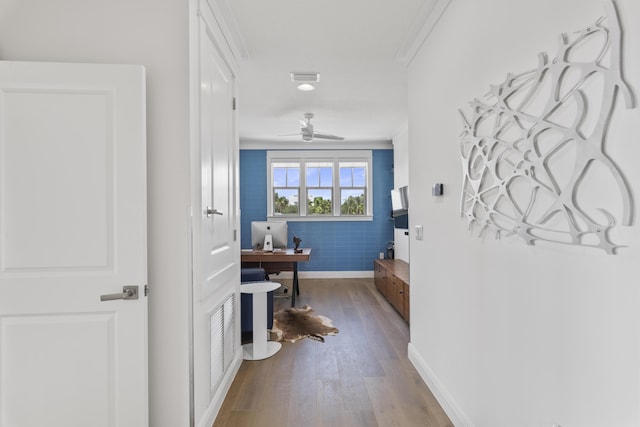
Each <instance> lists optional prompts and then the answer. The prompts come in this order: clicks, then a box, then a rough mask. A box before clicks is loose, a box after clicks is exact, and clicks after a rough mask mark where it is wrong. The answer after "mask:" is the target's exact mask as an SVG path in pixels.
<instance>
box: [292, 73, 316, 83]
mask: <svg viewBox="0 0 640 427" xmlns="http://www.w3.org/2000/svg"><path fill="white" fill-rule="evenodd" d="M291 81H292V82H294V83H315V82H319V81H320V73H295V72H294V73H291Z"/></svg>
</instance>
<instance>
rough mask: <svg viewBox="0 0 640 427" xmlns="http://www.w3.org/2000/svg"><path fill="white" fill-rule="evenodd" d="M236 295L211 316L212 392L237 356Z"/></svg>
mask: <svg viewBox="0 0 640 427" xmlns="http://www.w3.org/2000/svg"><path fill="white" fill-rule="evenodd" d="M234 296H235V295H231V296H230V297H229V298H228V299H227V300H226V301H225V302H224V303H223V304H222V305H221V306H220V307H218V309H217V310H216V311H215V312H214V313H213V314H212V315H211V318H210V323H209V327H210V333H211V349H210V350H211V368H210V369H211V371H210V372H211V378H210V387H211V393H212V395H213V393H214V392H215V390H216V387H217V386H218V384H219V382H220V380H222V377H223V376H224V374H225V372H226V371H227V369H228V368H229V365H231V361H232V360H233V357H234V356H235V350H236V349H235V336H236V332H235V323H236V321H235V316H236V311H235V309H234V306H235V298H234Z"/></svg>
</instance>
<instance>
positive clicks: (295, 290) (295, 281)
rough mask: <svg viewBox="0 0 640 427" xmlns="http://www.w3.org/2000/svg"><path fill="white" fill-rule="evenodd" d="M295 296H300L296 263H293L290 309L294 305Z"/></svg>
mask: <svg viewBox="0 0 640 427" xmlns="http://www.w3.org/2000/svg"><path fill="white" fill-rule="evenodd" d="M296 295H300V287H299V284H298V263H297V262H294V263H293V289H292V290H291V307H295V305H296Z"/></svg>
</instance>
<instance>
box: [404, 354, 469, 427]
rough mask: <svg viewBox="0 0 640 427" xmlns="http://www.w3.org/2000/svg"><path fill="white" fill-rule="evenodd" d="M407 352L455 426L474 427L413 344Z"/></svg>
mask: <svg viewBox="0 0 640 427" xmlns="http://www.w3.org/2000/svg"><path fill="white" fill-rule="evenodd" d="M407 350H408V355H409V360H410V361H411V363H413V366H415V368H416V370H417V371H418V374H420V376H421V377H422V379H423V380H424V382H425V383H426V384H427V387H429V390H431V393H433V395H434V397H435V398H436V400H437V401H438V403H439V404H440V406H442V409H443V410H444V412H446V414H447V415H448V416H449V419H450V420H451V422H452V423H453V425H454V426H456V427H474V424H473V423H472V422H471V420H470V419H469V417H468V416H467V415H466V414H465V413H464V412H463V411H462V409H460V405H458V403H457V402H456V401H455V400H454V399H453V397H452V396H451V394H449V392H448V391H447V389H446V388H445V387H444V386H443V385H442V382H440V380H439V379H438V377H437V376H436V374H435V373H434V372H433V371H432V370H431V368H429V365H427V362H425V360H424V359H423V358H422V356H421V355H420V354H419V353H418V351H417V350H416V348H415V347H414V346H413V344H412V343H409V345H408V346H407Z"/></svg>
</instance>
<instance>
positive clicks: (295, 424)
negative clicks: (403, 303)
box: [214, 279, 453, 427]
mask: <svg viewBox="0 0 640 427" xmlns="http://www.w3.org/2000/svg"><path fill="white" fill-rule="evenodd" d="M274 280H276V281H279V282H281V283H283V284H286V282H287V281H286V280H277V279H274ZM275 301H276V302H275V309H276V310H277V309H279V308H285V307H287V306H289V305H290V300H288V299H276V300H275ZM304 304H308V305H310V306H311V307H313V309H314V311H315V312H316V314H321V315H324V316H327V317H329V318H330V319H331V320H333V323H334V325H335V326H336V327H337V328H338V329H339V330H340V332H339V333H338V335H336V336H329V337H326V338H325V342H324V343H321V342H317V341H313V340H310V339H304V340H301V341H298V342H296V343H293V344H291V343H283V346H282V350H280V352H278V353H277V354H276V355H275V356H273V357H271V358H269V359H266V360H262V361H244V362H243V363H242V366H241V368H240V371H239V373H238V375H237V376H236V378H235V380H234V382H233V384H232V386H231V390H230V391H229V393H228V395H227V397H226V399H225V401H224V403H223V406H222V408H221V410H220V413H219V414H218V417H217V419H216V422H215V424H214V426H216V427H218V426H220V427H222V426H224V427H231V426H240V427H259V426H264V427H273V426H290V427H302V426H304V427H307V426H310V427H313V426H317V427H321V426H330V427H357V426H363V427H364V426H367V427H370V426H380V427H387V426H398V427H413V426H426V427H449V426H453V424H452V423H451V421H450V420H449V419H448V418H447V416H446V414H445V413H444V411H443V410H442V408H441V407H440V406H439V405H438V402H437V401H436V399H435V398H434V397H433V395H432V394H431V392H430V391H429V389H428V388H427V386H426V385H425V383H424V382H423V381H422V379H421V378H420V376H419V375H418V372H417V371H416V370H415V368H414V367H413V365H412V364H411V362H409V360H408V359H407V344H408V341H409V327H408V325H407V324H406V323H405V322H404V321H403V320H402V319H401V318H400V316H399V315H398V314H397V313H396V312H395V311H394V309H393V308H392V307H391V306H390V305H389V304H388V303H387V302H386V301H385V300H384V298H383V297H382V296H380V294H379V293H378V291H377V290H376V289H375V287H374V285H373V279H338V280H336V279H303V280H301V281H300V297H299V299H297V300H296V306H298V307H301V306H303V305H304Z"/></svg>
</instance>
